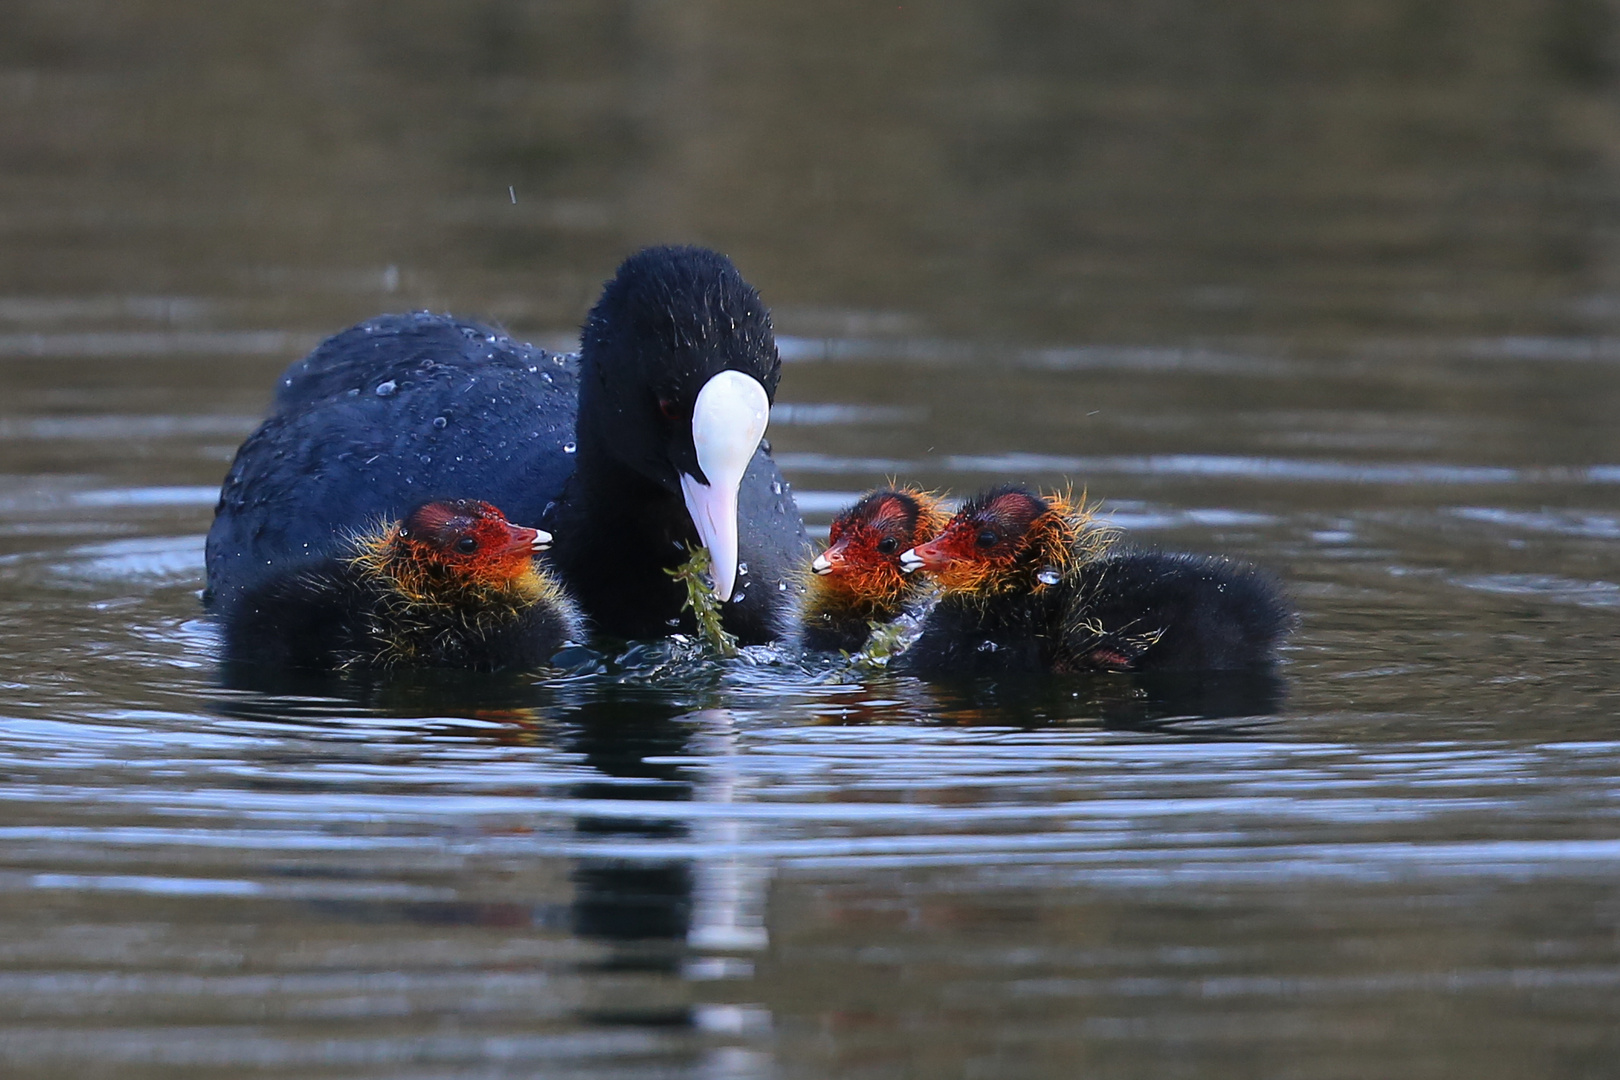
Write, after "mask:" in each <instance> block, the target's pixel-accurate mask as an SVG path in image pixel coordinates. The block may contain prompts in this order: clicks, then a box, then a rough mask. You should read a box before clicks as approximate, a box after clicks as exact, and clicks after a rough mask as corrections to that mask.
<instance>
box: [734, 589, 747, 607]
mask: <svg viewBox="0 0 1620 1080" xmlns="http://www.w3.org/2000/svg"><path fill="white" fill-rule="evenodd" d="M746 599H748V594H747V593H745V592H743V591H742V590H741V589H738V590H737V591H736V592H734V593H732V594H731V602H732V603H733V604H740V603H742V602H743V601H744V600H746Z"/></svg>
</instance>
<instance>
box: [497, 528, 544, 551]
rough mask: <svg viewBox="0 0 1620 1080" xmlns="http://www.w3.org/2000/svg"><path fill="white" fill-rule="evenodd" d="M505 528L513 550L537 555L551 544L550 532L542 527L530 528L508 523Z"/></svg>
mask: <svg viewBox="0 0 1620 1080" xmlns="http://www.w3.org/2000/svg"><path fill="white" fill-rule="evenodd" d="M506 530H507V537H508V539H509V540H510V542H511V550H513V551H530V552H533V553H534V554H536V555H538V554H540V552H542V551H544V550H546V548H548V547H550V546H551V534H550V533H548V532H546V531H544V530H543V529H530V528H526V527H524V526H522V525H508V526H507V527H506Z"/></svg>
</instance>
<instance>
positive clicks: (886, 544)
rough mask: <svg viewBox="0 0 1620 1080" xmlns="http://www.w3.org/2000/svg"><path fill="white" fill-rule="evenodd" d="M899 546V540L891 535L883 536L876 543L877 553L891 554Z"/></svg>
mask: <svg viewBox="0 0 1620 1080" xmlns="http://www.w3.org/2000/svg"><path fill="white" fill-rule="evenodd" d="M899 547H900V541H898V540H896V539H895V538H894V537H892V536H885V537H884V538H883V539H881V540H879V541H878V545H877V548H878V554H879V555H893V554H894V553H895V551H897V550H898V549H899Z"/></svg>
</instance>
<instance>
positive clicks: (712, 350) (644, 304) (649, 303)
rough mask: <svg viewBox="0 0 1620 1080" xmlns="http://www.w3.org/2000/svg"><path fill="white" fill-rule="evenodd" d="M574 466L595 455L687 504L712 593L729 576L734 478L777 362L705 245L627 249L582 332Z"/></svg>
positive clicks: (737, 279) (763, 314)
mask: <svg viewBox="0 0 1620 1080" xmlns="http://www.w3.org/2000/svg"><path fill="white" fill-rule="evenodd" d="M581 354H582V361H583V363H582V372H581V375H582V378H581V383H580V404H579V431H580V458H581V462H580V464H581V467H582V468H584V467H585V465H586V458H587V455H596V454H602V455H607V456H609V457H611V458H612V459H614V460H615V461H616V462H617V463H618V464H619V465H621V466H623V467H626V468H628V469H630V470H631V471H633V472H634V473H637V474H639V475H640V476H642V477H644V478H645V479H647V480H649V481H651V482H653V483H654V484H657V485H658V486H660V487H662V488H663V489H665V490H666V491H668V492H670V493H671V494H672V495H673V494H679V495H680V496H681V497H682V498H683V499H684V500H685V503H686V509H687V512H688V513H689V514H690V515H691V518H692V524H693V525H694V526H696V528H697V533H698V536H699V538H701V540H702V541H703V543H704V544H705V545H706V546H707V547H708V549H709V554H710V556H711V558H712V565H713V570H714V582H715V590H714V591H715V595H716V596H718V597H719V598H720V599H721V600H727V599H729V598H730V596H731V588H732V585H733V583H734V582H735V580H736V574H737V528H738V525H737V488H738V486H739V485H740V484H741V483H742V477H743V472H744V470H746V469H747V467H748V462H749V460H750V459H751V458H752V457H753V456H754V451H755V450H756V449H758V447H759V444H760V440H761V439H762V438H764V435H765V425H766V422H767V421H768V420H769V418H770V408H771V402H772V401H773V400H774V399H775V395H776V383H777V379H778V377H779V375H780V372H781V360H780V359H779V358H778V356H777V353H776V336H775V333H774V332H773V330H772V328H771V315H770V312H769V311H768V310H767V309H766V307H765V304H764V302H763V301H761V300H760V298H759V293H757V292H755V291H754V288H753V286H751V285H749V284H748V282H746V281H744V280H743V278H742V275H741V274H739V273H738V272H737V268H736V267H735V266H733V265H732V264H731V260H730V259H728V258H726V257H725V256H724V255H720V254H717V253H715V252H713V251H707V250H705V249H703V248H694V247H656V248H648V249H646V250H645V251H642V252H639V253H637V254H635V255H632V256H631V257H630V258H628V259H626V260H625V261H624V263H623V264H622V265H621V266H620V267H619V270H618V273H617V274H615V275H614V277H613V280H611V281H609V282H608V283H607V285H606V287H605V288H604V289H603V290H602V297H601V299H600V300H598V301H597V302H596V306H595V307H594V308H592V309H591V313H590V316H589V317H588V318H587V319H586V321H585V327H584V330H583V332H582V334H581Z"/></svg>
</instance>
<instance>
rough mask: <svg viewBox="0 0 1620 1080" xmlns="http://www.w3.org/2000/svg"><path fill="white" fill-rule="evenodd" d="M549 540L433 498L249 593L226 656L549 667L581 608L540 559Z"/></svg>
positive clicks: (482, 508)
mask: <svg viewBox="0 0 1620 1080" xmlns="http://www.w3.org/2000/svg"><path fill="white" fill-rule="evenodd" d="M550 541H551V537H550V535H549V534H547V533H544V532H541V531H540V530H538V529H528V528H524V527H523V526H521V525H513V524H511V523H510V522H508V521H507V520H506V517H505V515H503V514H502V513H501V512H500V511H499V510H497V509H496V508H495V507H493V506H491V505H489V504H488V503H485V502H479V501H477V500H473V499H457V500H454V501H448V502H430V503H424V504H423V505H421V506H418V507H416V508H415V509H414V510H412V511H411V512H410V513H409V514H407V515H406V516H405V518H404V519H403V520H401V521H395V522H387V523H383V524H380V525H378V526H376V527H374V528H372V529H370V530H368V531H366V532H363V533H359V534H354V535H351V536H349V537H347V538H346V540H345V542H344V543H343V544H342V545H341V546H340V547H339V549H338V550H337V551H336V552H334V554H333V555H332V556H330V557H328V558H327V559H326V560H325V561H324V562H323V563H322V564H321V565H319V566H315V567H308V568H305V569H303V570H300V571H298V572H297V573H294V574H290V575H287V576H283V577H280V578H276V579H272V580H270V581H268V582H267V583H265V584H264V585H261V586H259V587H257V588H254V589H252V590H250V591H249V592H248V593H247V594H246V595H245V596H244V597H243V599H242V601H241V602H240V603H238V604H237V605H235V607H233V608H232V611H231V614H230V616H229V617H228V618H227V619H225V620H224V630H225V653H226V659H227V660H228V661H231V662H233V663H244V662H245V663H254V664H260V665H266V666H271V667H278V668H389V667H457V668H475V669H480V670H495V669H497V668H521V667H535V666H538V665H541V664H544V663H545V662H546V661H547V660H548V659H550V657H551V656H552V655H553V654H555V653H556V652H557V650H558V649H559V648H560V647H561V646H562V644H563V643H564V642H565V641H567V640H569V639H571V638H577V637H578V636H579V633H580V621H579V616H578V614H577V613H576V611H575V608H574V605H573V603H572V602H571V601H570V600H569V599H568V598H567V596H566V595H565V594H564V593H563V591H562V589H561V587H560V586H558V585H557V583H556V582H555V581H554V580H552V578H551V577H550V576H549V575H547V574H546V573H545V572H544V571H542V570H541V569H539V568H538V567H537V566H536V565H535V560H534V556H535V554H536V553H537V552H539V551H540V550H542V549H543V548H544V547H546V546H547V545H548V544H549V543H550Z"/></svg>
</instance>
